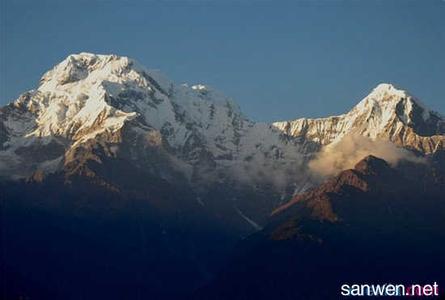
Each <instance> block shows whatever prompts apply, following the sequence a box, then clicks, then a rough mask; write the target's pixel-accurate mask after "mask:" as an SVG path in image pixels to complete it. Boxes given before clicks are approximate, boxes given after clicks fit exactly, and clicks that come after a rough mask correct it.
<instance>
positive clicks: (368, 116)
mask: <svg viewBox="0 0 445 300" xmlns="http://www.w3.org/2000/svg"><path fill="white" fill-rule="evenodd" d="M273 125H274V126H275V127H277V128H279V129H280V130H282V131H283V132H285V133H286V134H288V135H290V136H294V137H301V138H303V139H304V140H305V141H308V142H315V143H317V144H319V145H320V146H325V145H328V144H330V143H334V142H337V141H339V140H340V139H341V138H342V137H344V136H345V135H348V134H359V135H363V136H365V137H370V138H372V139H376V138H379V139H383V140H389V141H392V142H394V143H395V144H397V145H399V146H401V147H405V148H409V149H413V150H417V151H419V152H422V153H427V154H429V153H433V152H436V151H437V150H440V149H444V148H445V136H444V134H445V122H444V120H443V117H442V116H441V115H439V114H438V113H436V112H433V111H430V110H428V109H427V108H426V107H425V106H423V105H422V104H421V103H420V101H419V100H418V99H416V98H414V97H413V96H411V95H409V94H408V93H407V92H406V91H404V90H399V89H397V88H395V87H394V86H393V85H390V84H380V85H379V86H377V87H376V88H375V89H374V90H373V91H372V93H371V94H369V95H368V96H367V97H366V98H364V99H363V100H362V101H361V102H360V103H359V104H358V105H357V106H355V107H354V108H353V109H352V110H351V111H350V112H348V113H346V114H344V115H340V116H334V117H328V118H320V119H306V118H302V119H297V120H295V121H287V122H277V123H274V124H273Z"/></svg>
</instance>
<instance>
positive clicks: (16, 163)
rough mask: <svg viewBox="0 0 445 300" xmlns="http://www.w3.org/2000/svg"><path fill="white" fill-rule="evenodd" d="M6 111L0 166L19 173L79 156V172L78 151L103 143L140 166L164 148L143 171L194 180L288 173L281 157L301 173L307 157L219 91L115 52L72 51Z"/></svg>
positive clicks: (61, 164) (59, 164)
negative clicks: (165, 74) (189, 83)
mask: <svg viewBox="0 0 445 300" xmlns="http://www.w3.org/2000/svg"><path fill="white" fill-rule="evenodd" d="M0 116H1V123H0V124H1V126H2V127H1V130H2V140H1V142H2V146H1V147H2V148H1V152H0V162H1V165H2V167H1V170H0V172H1V175H2V176H10V177H15V178H18V177H26V176H29V175H30V174H32V173H33V172H35V171H36V170H43V171H44V172H54V171H57V170H61V169H63V168H66V167H69V166H70V164H71V163H72V162H73V161H75V164H74V166H72V165H73V164H71V169H73V168H74V169H79V168H80V167H81V166H82V163H81V161H83V160H84V158H79V155H81V154H82V153H85V152H89V150H88V149H90V148H91V147H97V146H98V145H100V147H103V148H104V152H105V153H106V154H107V155H108V156H117V155H122V153H126V154H127V155H128V157H127V158H128V159H129V160H131V161H132V163H135V164H138V165H143V164H144V162H143V161H144V160H146V159H147V157H146V156H147V155H146V152H149V151H147V148H149V149H151V150H152V151H157V152H158V155H159V156H160V157H161V158H158V161H157V162H153V160H151V161H152V162H153V164H151V165H145V166H143V167H150V168H153V169H156V168H158V169H157V170H153V171H154V172H158V173H159V174H160V175H161V176H164V177H168V176H173V175H172V174H173V173H172V172H173V171H174V173H175V174H181V176H183V177H184V178H186V179H187V180H189V181H199V178H202V177H206V180H209V179H213V180H216V181H218V180H219V177H227V176H228V174H229V175H231V176H232V177H234V176H238V177H239V179H241V180H250V179H251V178H254V177H257V179H258V180H260V179H264V175H261V174H260V175H258V172H257V171H258V170H259V171H261V170H267V169H268V168H270V170H272V169H277V170H283V171H284V170H287V168H286V166H282V165H280V162H281V161H285V162H286V165H289V166H290V165H294V167H295V169H296V168H297V167H298V165H297V163H298V164H299V163H300V162H301V158H300V153H299V151H295V149H297V148H298V146H297V145H296V143H295V141H292V139H291V140H288V139H283V138H282V134H281V133H280V132H279V131H278V130H276V129H275V128H274V127H272V126H270V125H268V124H259V123H254V122H252V121H250V120H249V119H247V118H246V117H245V116H244V115H243V114H242V113H241V112H240V110H239V107H238V106H237V105H236V104H235V103H234V102H232V101H231V100H230V99H228V98H227V97H225V96H224V95H222V94H221V93H220V92H218V91H216V90H213V89H211V88H209V87H206V86H204V85H194V86H187V85H177V84H174V83H173V82H171V81H169V80H168V79H166V78H165V77H163V76H162V75H160V74H159V73H158V72H156V71H151V70H147V69H145V68H144V67H143V66H141V65H139V64H138V63H137V62H135V61H134V60H131V59H129V58H127V57H119V56H115V55H94V54H89V53H81V54H78V55H70V56H69V57H68V58H66V59H65V60H64V61H63V62H61V63H60V64H59V65H57V66H56V67H54V68H53V69H52V70H50V71H48V72H47V73H46V74H45V75H44V76H43V77H42V79H41V82H40V85H39V87H38V88H37V89H36V90H33V91H30V92H27V93H25V94H23V95H21V96H20V98H19V99H18V100H16V101H15V102H13V103H11V104H10V105H8V106H6V107H3V108H2V109H1V115H0ZM124 148H125V149H124ZM82 149H83V150H82ZM84 150H86V151H84ZM144 157H145V158H144ZM87 159H95V160H100V158H97V157H96V158H93V157H88V158H87ZM162 161H163V162H164V163H165V164H163V165H162V166H160V165H159V164H160V163H161V162H162ZM146 162H147V161H146ZM155 164H158V166H155ZM168 168H171V169H174V170H173V171H171V170H170V171H171V172H170V171H169V170H168ZM249 173H252V174H250V175H249ZM229 177H230V176H229ZM259 177H261V178H259Z"/></svg>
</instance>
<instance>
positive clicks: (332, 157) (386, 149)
mask: <svg viewBox="0 0 445 300" xmlns="http://www.w3.org/2000/svg"><path fill="white" fill-rule="evenodd" d="M368 155H374V156H376V157H379V158H382V159H384V160H386V161H387V162H388V163H389V164H390V165H392V166H394V165H396V164H397V163H398V162H399V161H400V160H408V161H412V162H417V163H421V162H424V160H423V159H422V158H419V157H416V156H415V155H414V154H413V153H412V152H410V151H408V150H406V149H403V148H399V147H397V146H396V145H395V144H393V143H391V142H390V141H384V140H373V139H370V138H367V137H364V136H361V135H347V136H345V137H343V138H342V139H341V140H340V141H339V142H336V143H332V144H330V145H328V146H326V147H324V148H323V149H322V150H321V152H320V153H318V154H317V156H316V157H315V158H314V159H313V160H311V161H310V162H309V169H310V170H311V171H312V172H314V173H315V174H317V175H321V176H332V175H336V174H337V173H339V172H340V171H342V170H346V169H351V168H353V167H354V165H355V164H356V163H357V162H359V161H360V160H361V159H363V158H364V157H366V156H368Z"/></svg>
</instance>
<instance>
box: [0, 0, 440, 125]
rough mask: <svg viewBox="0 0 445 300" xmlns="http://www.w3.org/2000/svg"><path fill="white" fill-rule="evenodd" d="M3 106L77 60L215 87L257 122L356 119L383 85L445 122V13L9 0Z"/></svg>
mask: <svg viewBox="0 0 445 300" xmlns="http://www.w3.org/2000/svg"><path fill="white" fill-rule="evenodd" d="M0 5H1V7H0V11H1V18H0V22H1V24H0V25H1V27H0V33H1V40H0V41H1V44H0V70H1V73H0V103H1V104H5V103H7V102H10V101H11V100H13V99H14V98H16V97H17V96H18V95H19V94H20V93H21V92H23V91H25V90H28V89H32V88H34V87H36V85H37V83H38V80H39V78H40V76H41V75H42V74H43V73H44V72H45V71H46V70H47V69H49V68H50V67H52V66H53V65H55V64H56V63H58V62H59V61H61V60H62V59H64V58H65V57H66V56H67V55H69V54H71V53H78V52H82V51H86V52H95V53H105V54H108V53H114V54H119V55H126V56H130V57H132V58H135V59H136V60H138V61H139V62H141V63H142V64H144V65H145V66H147V67H148V68H154V69H160V70H161V71H162V72H163V73H164V74H166V75H167V76H168V77H170V78H172V79H173V80H175V81H177V82H178V83H183V82H188V83H204V84H209V85H211V86H213V87H215V88H217V89H219V90H221V91H223V92H224V93H225V94H226V95H228V96H230V97H232V98H234V99H235V100H236V101H237V102H238V103H239V104H240V106H241V108H242V110H243V111H244V112H245V113H246V114H247V115H248V116H249V117H251V118H253V119H255V120H259V121H272V120H284V119H294V118H297V117H302V116H308V117H320V116H327V115H332V114H339V113H343V112H345V111H347V110H348V109H350V108H351V107H352V106H353V105H354V104H355V103H356V102H357V101H358V100H360V99H361V98H362V97H364V96H365V95H366V94H367V93H369V92H370V90H371V89H372V88H373V87H375V86H376V85H377V84H378V83H380V82H390V83H393V84H395V85H397V86H400V87H403V88H405V89H407V90H409V91H410V92H411V93H413V94H414V95H416V96H417V97H419V98H420V99H422V100H423V102H424V103H425V104H427V106H429V107H430V108H432V109H434V110H437V111H439V112H441V113H442V114H444V113H445V1H442V0H431V1H430V0H419V1H410V0H400V1H390V0H387V1H383V0H380V1H379V0H374V1H371V0H369V1H364V0H363V1H358V0H356V1H347V0H338V1H337V0H331V1H329V0H313V1H309V0H308V1H292V2H290V1H289V2H287V1H281V2H280V1H267V0H260V1H253V0H236V1H235V0H228V1H217V0H188V1H187V0H183V1H173V0H163V1H154V0H153V1H149V0H145V1H142V0H141V1H130V0H127V1H125V0H121V1H117V0H89V1H85V0H77V1H61V0H59V1H56V0H47V1H45V0H42V1H36V0H33V1H25V0H0Z"/></svg>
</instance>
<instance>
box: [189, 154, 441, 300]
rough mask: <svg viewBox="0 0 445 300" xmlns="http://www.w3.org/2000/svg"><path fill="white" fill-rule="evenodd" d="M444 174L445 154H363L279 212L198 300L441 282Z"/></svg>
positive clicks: (323, 295)
mask: <svg viewBox="0 0 445 300" xmlns="http://www.w3.org/2000/svg"><path fill="white" fill-rule="evenodd" d="M444 171H445V169H444V166H443V153H441V154H440V153H437V154H435V155H433V156H432V158H431V160H430V161H429V162H428V163H427V164H423V165H419V164H412V163H406V164H405V165H403V164H400V165H399V166H398V167H397V168H392V167H390V166H389V165H388V164H387V163H386V162H385V161H384V160H381V159H379V158H376V157H372V156H369V157H366V158H365V159H364V160H362V161H360V162H359V163H358V164H357V165H356V166H355V168H354V169H350V170H346V171H344V172H342V173H340V174H339V175H338V176H337V177H335V178H333V179H331V180H328V181H326V182H325V183H324V184H322V185H321V186H319V187H316V188H314V189H313V190H311V191H309V192H307V193H303V194H301V195H298V196H296V197H294V198H293V199H292V200H291V201H290V202H289V203H288V204H286V205H284V206H282V207H281V208H279V209H278V210H276V211H275V213H274V214H273V216H272V218H271V220H270V222H269V223H268V224H267V225H266V226H265V228H264V229H263V230H261V231H259V232H257V233H255V234H254V235H252V236H251V237H249V238H247V239H246V240H244V241H243V242H241V243H240V245H239V247H238V248H237V251H236V253H235V255H234V256H233V258H232V262H231V263H229V264H227V266H226V268H225V269H224V270H223V271H222V272H221V273H220V274H219V276H217V277H216V279H215V280H213V281H212V283H211V284H209V285H208V286H207V287H205V288H203V289H201V290H200V291H199V292H197V293H196V299H210V298H211V299H229V298H230V299H270V298H274V297H277V295H279V297H280V298H283V299H317V300H318V299H331V298H332V295H339V294H340V292H339V291H340V287H341V286H342V285H343V284H351V283H359V284H361V283H363V282H365V283H374V282H410V281H411V280H412V281H425V282H434V281H436V282H442V281H443V280H445V277H444V274H443V268H444V267H445V259H444V258H443V255H442V254H441V253H442V252H443V247H444V246H445V243H444V241H445V233H444V230H443V229H444V226H445V201H444V199H443V196H442V195H443V194H444V192H445V181H444V180H443V178H444V177H443V174H444ZM407 262H409V263H407ZM240 282H242V284H240ZM320 287H322V288H320ZM334 297H335V296H334Z"/></svg>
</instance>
